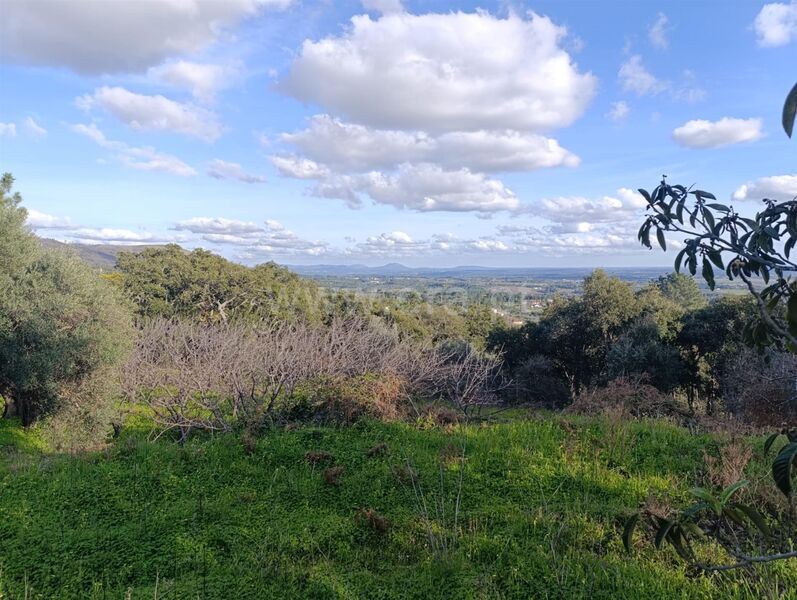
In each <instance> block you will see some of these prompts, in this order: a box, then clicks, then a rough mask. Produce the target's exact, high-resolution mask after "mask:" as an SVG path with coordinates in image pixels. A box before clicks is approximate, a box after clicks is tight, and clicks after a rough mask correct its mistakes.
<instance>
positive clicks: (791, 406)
mask: <svg viewBox="0 0 797 600" xmlns="http://www.w3.org/2000/svg"><path fill="white" fill-rule="evenodd" d="M722 396H723V402H724V404H725V408H726V410H727V411H728V412H730V413H731V414H733V415H737V416H739V417H741V418H743V419H744V420H745V421H747V422H749V423H753V424H756V425H761V426H764V425H769V426H771V425H780V424H782V423H783V422H784V421H791V422H795V419H797V356H795V355H793V354H788V353H785V352H775V351H769V352H768V353H766V354H764V355H759V354H758V353H756V352H754V351H752V350H744V351H742V352H741V353H740V354H739V355H738V356H737V357H736V358H734V359H733V360H732V361H731V362H730V364H729V366H728V368H727V369H725V376H724V377H723V379H722Z"/></svg>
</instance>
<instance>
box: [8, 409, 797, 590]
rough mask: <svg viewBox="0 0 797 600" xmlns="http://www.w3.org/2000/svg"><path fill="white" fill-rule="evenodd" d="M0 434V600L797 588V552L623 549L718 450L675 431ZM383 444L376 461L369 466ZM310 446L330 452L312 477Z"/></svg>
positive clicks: (573, 426) (15, 430)
mask: <svg viewBox="0 0 797 600" xmlns="http://www.w3.org/2000/svg"><path fill="white" fill-rule="evenodd" d="M0 424H2V426H0V447H2V450H0V598H9V599H10V598H46V599H55V598H63V599H67V598H70V599H71V598H95V599H99V598H120V599H121V598H131V599H145V598H146V599H152V598H155V597H157V598H164V599H165V598H185V599H188V598H191V599H196V598H224V599H227V598H281V599H282V598H363V599H374V598H383V599H387V598H440V599H443V598H446V599H448V598H485V599H486V598H490V599H492V598H518V599H521V598H522V599H526V598H561V599H568V600H569V599H576V598H605V599H616V598H627V599H641V598H645V599H657V598H660V599H668V600H669V599H672V598H718V599H719V598H723V599H724V598H750V599H754V598H763V597H765V596H764V594H765V592H767V593H768V592H772V593H773V594H774V595H773V596H771V597H780V598H786V597H791V598H794V597H795V596H794V595H793V590H795V589H797V561H791V563H782V564H777V565H771V566H768V567H765V568H764V569H763V570H761V571H760V572H759V573H760V574H763V576H762V577H761V578H759V579H758V580H756V578H749V579H747V580H743V579H741V577H740V574H739V573H735V574H722V575H716V576H713V577H690V576H688V575H687V574H686V573H685V571H684V569H683V568H682V567H681V566H679V565H678V563H677V561H676V560H675V557H674V554H671V553H670V551H669V550H668V551H666V552H663V553H656V552H654V551H653V550H652V549H651V548H650V545H649V544H648V545H644V546H643V545H642V544H641V543H640V544H639V546H640V547H639V549H638V552H637V553H636V555H635V556H634V557H628V556H626V554H625V553H624V551H623V549H622V544H621V542H620V538H619V527H620V522H621V521H620V519H621V517H622V516H623V515H624V514H627V513H628V511H629V510H633V509H634V508H635V507H636V506H637V505H638V504H639V502H640V501H642V500H643V499H644V498H646V496H647V495H648V494H649V493H656V494H660V495H663V496H666V497H668V498H670V499H672V500H673V501H675V502H678V501H680V500H682V499H684V498H685V497H686V495H687V489H688V488H689V487H690V485H692V484H694V483H695V481H694V479H695V473H694V472H693V471H694V469H695V465H699V464H701V457H702V452H703V449H705V448H710V447H711V446H712V445H713V444H714V443H715V440H714V438H712V437H710V436H707V435H692V434H690V433H689V432H687V431H686V430H684V429H681V428H677V427H674V426H670V425H664V424H632V425H631V426H630V427H629V429H628V430H627V436H628V437H627V438H626V439H625V440H624V443H623V445H622V446H621V447H622V448H623V450H622V451H620V452H618V451H617V447H618V446H616V445H613V444H612V442H610V441H607V440H611V439H614V438H612V436H611V435H610V432H609V431H608V430H607V429H605V427H604V426H603V425H601V422H599V421H594V420H579V419H562V418H561V417H557V416H550V417H544V418H537V419H534V420H518V421H515V422H511V423H506V424H497V425H490V426H483V427H480V426H457V427H453V428H451V429H448V430H446V429H438V428H434V429H424V428H419V427H417V426H414V425H407V424H379V423H371V422H368V423H362V424H360V425H357V426H354V427H352V428H348V429H334V428H300V429H297V430H293V431H283V432H275V433H270V434H267V435H265V436H263V437H261V438H259V439H257V440H254V441H252V442H247V443H242V441H241V439H240V437H238V436H235V435H231V434H227V435H217V436H215V437H199V436H198V437H196V438H194V439H192V440H190V441H189V443H187V444H186V445H185V446H184V447H180V446H178V445H176V444H175V443H173V442H172V441H169V440H166V439H162V440H160V441H158V442H148V441H146V435H145V431H144V430H138V431H137V430H128V431H124V432H123V433H122V437H121V438H120V439H119V440H117V441H116V442H115V443H114V444H113V445H112V446H111V447H110V448H108V449H107V450H102V451H98V452H94V453H87V454H83V455H78V456H53V455H47V454H46V453H43V452H42V449H41V444H40V442H39V441H38V440H36V439H35V437H33V436H32V435H31V434H30V433H27V432H22V431H21V430H20V429H19V427H18V426H16V425H13V424H10V423H9V422H8V421H5V422H3V421H0ZM381 443H384V444H386V445H387V453H386V454H378V455H377V456H374V457H369V456H368V455H367V451H368V450H369V449H370V448H373V447H374V446H376V445H378V444H381ZM756 444H757V445H758V446H759V450H758V451H757V456H760V442H756ZM612 447H614V448H615V450H614V451H611V448H612ZM307 451H315V452H320V451H325V452H329V453H330V454H331V455H332V457H333V458H331V459H329V461H328V462H327V463H326V464H319V465H317V466H312V465H310V464H309V463H308V461H307V460H306V459H305V453H306V452H307ZM463 452H464V461H462V459H461V456H462V454H463ZM610 453H611V455H612V456H611V458H610V456H609V455H610ZM610 463H611V464H613V467H612V468H610V467H609V466H607V465H609V464H610ZM332 464H335V465H340V466H342V467H344V471H343V473H342V474H341V475H340V478H339V485H333V484H327V483H325V482H324V480H323V477H322V475H321V471H322V469H323V468H324V467H327V466H331V465H332ZM440 465H442V468H441V467H440ZM461 465H464V470H462V471H461V468H462V467H461ZM751 467H752V469H751V473H752V475H753V476H754V477H755V476H757V475H764V474H765V472H766V466H765V464H764V463H763V461H761V462H754V464H752V465H751ZM410 468H411V469H413V471H414V472H415V473H417V476H416V477H415V478H413V477H412V475H411V474H410V472H409V471H408V469H410ZM460 472H461V485H460V483H459V482H460ZM749 474H750V473H748V475H749ZM413 479H414V480H415V481H417V485H416V486H415V487H413V483H412V482H413ZM460 491H461V496H460V509H459V514H458V516H457V518H456V527H455V518H454V515H455V513H456V503H457V495H458V494H459V493H460ZM419 494H422V496H423V499H422V500H421V499H420V496H419ZM424 503H425V505H426V510H424V508H423V506H424ZM368 509H371V510H372V511H373V512H367V511H368ZM425 515H428V517H429V520H428V522H427V521H426V519H425ZM382 518H384V521H382V520H381V519H382ZM429 531H431V532H432V534H431V536H430V535H429V533H428V532H429ZM444 544H445V547H446V548H447V549H443V545H444ZM434 546H436V547H437V550H435V549H434ZM755 581H759V584H756V583H755ZM756 585H759V587H756ZM778 589H780V590H781V592H783V594H782V595H778V594H776V593H775V591H776V590H778ZM788 590H791V592H789V591H788ZM784 594H785V595H784ZM789 594H792V595H791V596H790V595H789ZM768 597H769V596H768Z"/></svg>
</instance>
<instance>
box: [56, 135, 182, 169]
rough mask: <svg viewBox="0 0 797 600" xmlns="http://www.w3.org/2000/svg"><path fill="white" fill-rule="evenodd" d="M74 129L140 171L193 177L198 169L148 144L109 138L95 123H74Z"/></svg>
mask: <svg viewBox="0 0 797 600" xmlns="http://www.w3.org/2000/svg"><path fill="white" fill-rule="evenodd" d="M71 129H72V131H74V132H75V133H79V134H80V135H84V136H86V137H87V138H89V139H90V140H92V141H93V142H94V143H95V144H97V145H98V146H100V147H102V148H105V149H106V150H109V151H111V152H114V157H115V158H116V160H117V161H118V162H120V163H122V164H123V165H125V166H126V167H128V168H131V169H137V170H139V171H162V172H164V173H170V174H172V175H179V176H180V177H191V176H193V175H196V171H195V170H194V169H193V168H191V167H190V166H189V165H187V164H186V163H184V162H183V161H182V160H180V159H179V158H177V157H176V156H171V155H170V154H162V153H160V152H157V151H156V150H155V149H154V148H150V147H148V146H144V147H135V146H129V145H127V144H125V143H124V142H118V141H114V140H109V139H108V138H106V137H105V134H103V132H102V131H100V129H99V128H98V127H97V126H96V125H95V124H94V123H91V124H90V125H84V124H82V123H81V124H77V125H72V127H71Z"/></svg>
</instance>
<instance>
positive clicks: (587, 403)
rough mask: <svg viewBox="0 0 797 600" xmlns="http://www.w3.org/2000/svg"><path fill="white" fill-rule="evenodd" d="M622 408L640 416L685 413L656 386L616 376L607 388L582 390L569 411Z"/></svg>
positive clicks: (605, 410) (596, 412) (634, 415)
mask: <svg viewBox="0 0 797 600" xmlns="http://www.w3.org/2000/svg"><path fill="white" fill-rule="evenodd" d="M618 407H622V409H623V410H625V411H627V412H628V415H629V416H633V417H637V418H640V417H662V416H673V415H681V416H685V413H684V411H682V410H681V408H680V407H678V406H677V405H676V404H675V403H674V402H673V401H672V400H671V399H670V398H669V397H667V396H665V395H664V394H662V393H661V392H660V391H659V390H657V389H656V388H655V387H653V386H652V385H648V384H647V383H645V382H644V381H641V380H639V379H632V378H629V377H618V378H617V379H613V380H612V381H610V382H609V383H607V384H606V386H605V387H596V388H590V389H586V390H582V391H581V393H580V394H579V395H578V396H577V397H576V399H575V401H574V402H573V404H571V405H570V406H569V407H568V408H567V412H572V413H576V414H586V415H595V414H602V413H605V412H607V411H616V410H617V408H618Z"/></svg>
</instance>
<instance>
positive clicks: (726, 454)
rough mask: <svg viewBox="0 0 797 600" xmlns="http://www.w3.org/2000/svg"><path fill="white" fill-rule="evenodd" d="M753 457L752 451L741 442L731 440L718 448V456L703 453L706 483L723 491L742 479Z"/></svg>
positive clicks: (747, 445)
mask: <svg viewBox="0 0 797 600" xmlns="http://www.w3.org/2000/svg"><path fill="white" fill-rule="evenodd" d="M752 457H753V449H752V448H751V447H750V445H749V444H746V443H745V442H744V441H743V440H741V439H739V440H733V441H731V442H728V443H727V444H724V445H722V446H720V447H719V456H712V455H710V454H708V453H707V452H706V451H705V450H704V451H703V462H705V464H706V473H705V477H706V482H707V483H708V484H709V485H712V486H714V487H717V488H720V489H725V488H726V487H728V486H729V485H731V484H733V483H736V482H737V481H741V480H742V479H744V469H745V467H747V464H748V463H749V462H750V459H751V458H752Z"/></svg>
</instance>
